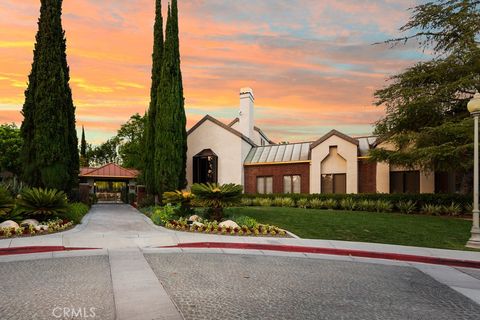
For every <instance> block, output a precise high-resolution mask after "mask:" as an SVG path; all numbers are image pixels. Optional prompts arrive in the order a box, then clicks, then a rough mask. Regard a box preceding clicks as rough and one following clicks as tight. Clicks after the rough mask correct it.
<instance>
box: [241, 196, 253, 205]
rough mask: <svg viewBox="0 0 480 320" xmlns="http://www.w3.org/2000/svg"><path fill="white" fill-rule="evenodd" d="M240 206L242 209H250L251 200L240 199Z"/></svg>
mask: <svg viewBox="0 0 480 320" xmlns="http://www.w3.org/2000/svg"><path fill="white" fill-rule="evenodd" d="M241 203H242V206H244V207H250V206H252V205H253V200H252V199H249V198H242V202H241Z"/></svg>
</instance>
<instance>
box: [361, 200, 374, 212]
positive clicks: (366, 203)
mask: <svg viewBox="0 0 480 320" xmlns="http://www.w3.org/2000/svg"><path fill="white" fill-rule="evenodd" d="M357 207H358V210H360V211H368V212H373V211H376V210H377V204H376V202H375V201H372V200H361V201H359V202H358V204H357Z"/></svg>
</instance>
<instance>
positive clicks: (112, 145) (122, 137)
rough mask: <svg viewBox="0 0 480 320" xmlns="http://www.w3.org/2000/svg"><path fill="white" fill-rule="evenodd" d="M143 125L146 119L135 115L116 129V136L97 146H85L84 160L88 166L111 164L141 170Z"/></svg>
mask: <svg viewBox="0 0 480 320" xmlns="http://www.w3.org/2000/svg"><path fill="white" fill-rule="evenodd" d="M145 123H146V117H145V116H143V117H142V116H140V115H139V114H138V113H136V114H134V115H132V116H131V117H130V119H129V120H128V121H127V122H126V123H124V124H123V125H122V126H121V127H120V129H118V131H117V135H115V136H113V137H111V138H110V139H108V140H107V141H105V142H104V143H102V144H100V145H98V146H92V145H90V144H87V146H86V149H87V151H86V158H87V159H89V163H90V165H91V166H101V165H104V164H107V163H110V162H113V163H117V164H120V165H122V166H124V167H126V168H134V169H138V170H142V168H143V161H142V160H143V159H142V156H143V153H144V152H145V150H144V145H143V143H144V136H143V134H144V130H145Z"/></svg>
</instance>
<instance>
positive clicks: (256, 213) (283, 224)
mask: <svg viewBox="0 0 480 320" xmlns="http://www.w3.org/2000/svg"><path fill="white" fill-rule="evenodd" d="M227 214H228V215H229V216H240V215H246V216H250V217H252V218H255V219H256V220H257V221H258V222H260V223H265V224H273V225H276V226H278V227H280V228H284V229H287V230H288V231H291V232H293V233H295V234H296V235H298V236H299V237H301V238H310V239H330V240H346V241H361V242H377V243H388V244H400V245H407V246H419V247H431V248H442V249H457V250H466V248H465V243H466V242H467V240H468V238H469V237H470V228H471V226H472V223H471V221H467V220H461V219H455V218H449V217H433V216H422V215H405V214H396V213H370V212H351V211H329V210H316V209H299V208H278V207H277V208H276V207H245V208H231V209H228V210H227Z"/></svg>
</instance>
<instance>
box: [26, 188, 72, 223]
mask: <svg viewBox="0 0 480 320" xmlns="http://www.w3.org/2000/svg"><path fill="white" fill-rule="evenodd" d="M17 210H18V211H19V213H21V214H22V215H23V216H25V217H29V218H39V219H45V218H51V217H62V216H64V215H65V213H66V212H67V211H68V201H67V196H66V195H65V193H64V192H63V191H58V190H56V189H41V188H32V189H23V190H22V192H21V193H20V195H19V196H18V199H17Z"/></svg>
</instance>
